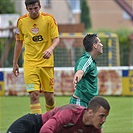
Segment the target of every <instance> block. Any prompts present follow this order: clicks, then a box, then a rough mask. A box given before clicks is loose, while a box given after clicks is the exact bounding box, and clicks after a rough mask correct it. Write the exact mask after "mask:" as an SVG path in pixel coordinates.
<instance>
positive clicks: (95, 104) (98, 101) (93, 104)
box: [88, 96, 110, 112]
mask: <svg viewBox="0 0 133 133" xmlns="http://www.w3.org/2000/svg"><path fill="white" fill-rule="evenodd" d="M100 106H102V107H103V108H104V109H106V110H108V111H109V110H110V105H109V103H108V101H107V100H106V99H105V98H103V97H100V96H95V97H93V98H92V99H91V100H90V102H89V104H88V109H92V110H93V111H94V112H96V111H97V110H98V109H99V108H100Z"/></svg>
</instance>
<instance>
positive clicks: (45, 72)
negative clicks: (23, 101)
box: [13, 0, 59, 114]
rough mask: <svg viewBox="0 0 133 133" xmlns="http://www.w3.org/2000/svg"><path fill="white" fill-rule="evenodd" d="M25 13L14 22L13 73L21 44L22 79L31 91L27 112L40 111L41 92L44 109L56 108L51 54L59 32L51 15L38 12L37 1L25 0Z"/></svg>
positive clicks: (16, 71) (17, 67)
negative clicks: (15, 26)
mask: <svg viewBox="0 0 133 133" xmlns="http://www.w3.org/2000/svg"><path fill="white" fill-rule="evenodd" d="M25 6H26V9H27V11H28V14H25V15H23V16H21V17H20V18H19V19H18V22H17V30H16V44H15V49H14V59H13V73H14V75H15V76H16V77H17V76H19V65H18V59H19V55H20V53H21V50H22V46H23V45H24V49H25V51H24V80H25V83H26V90H27V92H28V93H29V94H30V112H31V113H33V114H34V113H38V114H41V113H42V109H41V105H40V101H39V97H40V92H43V93H44V97H45V101H46V106H45V107H46V110H47V111H49V110H51V109H53V108H54V107H55V101H54V55H53V50H54V49H55V48H56V46H57V45H58V44H59V33H58V27H57V24H56V22H55V19H54V18H53V16H52V15H49V14H47V13H43V12H40V9H41V5H40V1H39V0H25Z"/></svg>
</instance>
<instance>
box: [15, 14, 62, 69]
mask: <svg viewBox="0 0 133 133" xmlns="http://www.w3.org/2000/svg"><path fill="white" fill-rule="evenodd" d="M58 36H59V33H58V27H57V24H56V21H55V19H54V18H53V16H52V15H50V14H46V13H43V12H40V15H39V17H38V18H36V19H31V18H30V17H29V15H28V14H25V15H23V16H21V17H20V18H19V19H18V22H17V31H16V40H21V41H23V44H24V50H25V51H24V67H27V66H35V67H36V66H37V67H53V66H54V55H53V54H52V55H51V57H50V58H49V59H44V58H43V52H44V51H45V50H46V49H47V48H49V47H50V46H51V45H52V39H54V38H56V37H58Z"/></svg>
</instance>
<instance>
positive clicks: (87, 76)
mask: <svg viewBox="0 0 133 133" xmlns="http://www.w3.org/2000/svg"><path fill="white" fill-rule="evenodd" d="M78 70H83V71H84V75H83V77H82V79H81V80H80V81H79V82H78V83H77V86H76V90H75V92H74V95H75V96H77V97H79V98H80V99H81V100H83V101H85V102H86V103H88V102H89V101H90V100H91V99H92V98H93V97H94V96H97V95H98V79H97V74H98V71H97V67H96V62H95V60H94V59H93V58H92V57H91V55H90V54H89V53H88V52H85V53H84V54H83V55H82V56H81V57H80V58H79V60H78V61H77V63H76V65H75V70H74V72H75V73H76V71H78Z"/></svg>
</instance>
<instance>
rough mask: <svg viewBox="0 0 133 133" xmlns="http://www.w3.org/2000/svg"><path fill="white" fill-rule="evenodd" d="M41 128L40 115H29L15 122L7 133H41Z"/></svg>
mask: <svg viewBox="0 0 133 133" xmlns="http://www.w3.org/2000/svg"><path fill="white" fill-rule="evenodd" d="M41 127H42V117H41V115H40V114H27V115H24V116H22V117H20V118H19V119H17V120H16V121H14V122H13V123H12V124H11V126H10V127H9V129H8V130H7V133H39V131H40V128H41Z"/></svg>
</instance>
